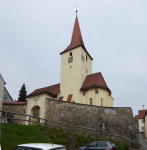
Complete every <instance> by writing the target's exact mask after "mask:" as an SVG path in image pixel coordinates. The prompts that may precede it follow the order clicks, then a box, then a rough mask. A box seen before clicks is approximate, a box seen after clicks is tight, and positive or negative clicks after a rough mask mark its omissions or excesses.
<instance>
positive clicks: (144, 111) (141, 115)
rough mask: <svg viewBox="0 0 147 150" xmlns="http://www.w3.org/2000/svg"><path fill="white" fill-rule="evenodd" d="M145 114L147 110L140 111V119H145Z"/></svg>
mask: <svg viewBox="0 0 147 150" xmlns="http://www.w3.org/2000/svg"><path fill="white" fill-rule="evenodd" d="M145 113H147V109H145V110H138V119H143V118H144V116H145Z"/></svg>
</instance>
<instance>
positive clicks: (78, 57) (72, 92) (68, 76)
mask: <svg viewBox="0 0 147 150" xmlns="http://www.w3.org/2000/svg"><path fill="white" fill-rule="evenodd" d="M60 54H61V74H60V94H59V96H60V97H61V98H62V99H63V100H64V101H68V98H69V97H70V99H71V97H72V101H75V102H76V100H78V99H80V97H81V96H82V94H81V91H80V88H81V87H82V85H83V82H84V80H85V78H86V76H87V75H89V74H92V60H93V58H92V57H91V56H90V54H89V53H88V51H87V50H86V48H85V45H84V42H83V39H82V35H81V31H80V26H79V21H78V17H77V16H76V19H75V24H74V29H73V34H72V38H71V43H70V44H69V46H68V47H67V48H66V49H65V50H64V51H63V52H61V53H60ZM81 100H82V97H81ZM78 103H82V101H81V102H80V101H79V102H78Z"/></svg>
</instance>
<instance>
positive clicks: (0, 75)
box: [0, 73, 6, 85]
mask: <svg viewBox="0 0 147 150" xmlns="http://www.w3.org/2000/svg"><path fill="white" fill-rule="evenodd" d="M0 77H1V78H2V80H3V82H4V85H5V84H6V82H5V80H4V78H3V76H2V74H1V73H0Z"/></svg>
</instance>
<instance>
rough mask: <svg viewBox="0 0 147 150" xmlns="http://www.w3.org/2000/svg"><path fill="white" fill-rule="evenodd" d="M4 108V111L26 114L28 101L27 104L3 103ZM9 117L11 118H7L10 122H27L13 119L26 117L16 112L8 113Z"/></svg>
mask: <svg viewBox="0 0 147 150" xmlns="http://www.w3.org/2000/svg"><path fill="white" fill-rule="evenodd" d="M13 103H15V102H13ZM2 110H3V111H10V112H16V113H20V114H26V110H27V103H26V104H21V103H20V104H11V103H10V104H9V103H3V106H2ZM2 116H3V117H4V114H2ZM7 118H9V119H7V120H8V122H13V123H17V124H25V122H24V121H20V120H11V118H16V119H24V120H25V119H26V117H25V116H22V115H16V114H9V113H7Z"/></svg>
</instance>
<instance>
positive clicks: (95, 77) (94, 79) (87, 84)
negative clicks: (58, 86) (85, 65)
mask: <svg viewBox="0 0 147 150" xmlns="http://www.w3.org/2000/svg"><path fill="white" fill-rule="evenodd" d="M89 88H102V89H106V90H108V91H109V92H110V94H111V91H110V89H109V88H108V86H107V84H106V82H105V80H104V78H103V76H102V74H101V72H98V73H94V74H91V75H88V76H87V77H86V79H85V81H84V83H83V85H82V87H81V89H80V90H81V91H83V90H86V89H89Z"/></svg>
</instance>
